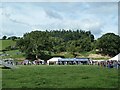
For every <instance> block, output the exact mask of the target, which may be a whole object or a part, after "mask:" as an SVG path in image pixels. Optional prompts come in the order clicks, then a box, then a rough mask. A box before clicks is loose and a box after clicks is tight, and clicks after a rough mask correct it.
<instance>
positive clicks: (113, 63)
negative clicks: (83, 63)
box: [95, 60, 120, 69]
mask: <svg viewBox="0 0 120 90" xmlns="http://www.w3.org/2000/svg"><path fill="white" fill-rule="evenodd" d="M95 64H97V65H98V66H100V67H107V68H117V69H118V68H119V67H120V61H116V60H110V61H109V60H106V61H99V60H98V61H97V62H95Z"/></svg>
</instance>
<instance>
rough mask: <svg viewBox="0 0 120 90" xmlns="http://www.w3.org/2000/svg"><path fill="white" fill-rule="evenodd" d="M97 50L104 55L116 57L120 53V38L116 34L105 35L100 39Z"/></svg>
mask: <svg viewBox="0 0 120 90" xmlns="http://www.w3.org/2000/svg"><path fill="white" fill-rule="evenodd" d="M96 48H97V49H99V51H100V53H102V54H104V55H109V56H115V55H117V54H118V53H120V36H118V35H115V34H114V33H107V34H104V35H103V36H102V37H100V38H98V40H97V42H96Z"/></svg>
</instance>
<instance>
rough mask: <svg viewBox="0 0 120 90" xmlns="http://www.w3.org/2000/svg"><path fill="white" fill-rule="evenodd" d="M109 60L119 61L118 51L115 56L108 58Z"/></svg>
mask: <svg viewBox="0 0 120 90" xmlns="http://www.w3.org/2000/svg"><path fill="white" fill-rule="evenodd" d="M109 60H117V61H120V53H119V54H118V55H116V56H115V57H113V58H111V59H109Z"/></svg>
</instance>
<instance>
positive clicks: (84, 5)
mask: <svg viewBox="0 0 120 90" xmlns="http://www.w3.org/2000/svg"><path fill="white" fill-rule="evenodd" d="M59 29H67V30H69V29H71V30H77V29H81V30H85V31H91V32H92V34H94V36H95V38H99V37H101V36H102V35H103V34H105V33H115V34H118V3H117V2H16V3H15V2H4V3H0V31H1V33H0V38H2V37H3V36H4V35H6V36H8V37H9V36H20V37H21V36H23V34H25V33H27V32H31V31H35V30H41V31H43V30H59Z"/></svg>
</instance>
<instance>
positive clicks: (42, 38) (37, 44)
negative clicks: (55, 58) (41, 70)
mask: <svg viewBox="0 0 120 90" xmlns="http://www.w3.org/2000/svg"><path fill="white" fill-rule="evenodd" d="M119 43H120V37H119V36H118V35H115V34H113V33H107V34H105V35H103V36H102V37H100V38H99V39H97V40H94V35H93V34H91V32H90V31H83V30H76V31H72V30H55V31H54V30H51V31H47V30H46V31H32V32H30V33H26V34H24V36H23V37H22V38H21V39H19V40H18V41H17V47H18V48H19V49H20V50H21V51H22V52H25V53H26V55H27V57H32V56H33V57H34V58H38V57H40V58H41V57H47V56H49V55H51V53H59V52H71V53H73V54H75V53H76V52H78V53H81V52H89V51H92V50H96V49H98V50H99V53H102V54H104V55H110V56H114V55H116V54H118V53H119V52H120V48H119V47H120V44H119Z"/></svg>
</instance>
